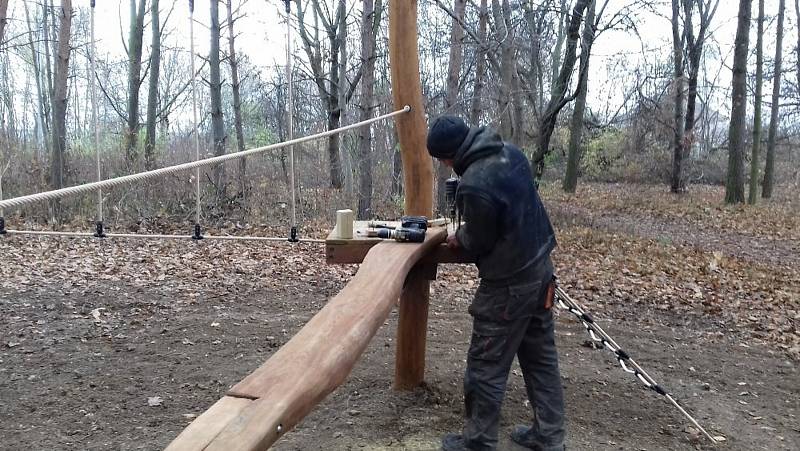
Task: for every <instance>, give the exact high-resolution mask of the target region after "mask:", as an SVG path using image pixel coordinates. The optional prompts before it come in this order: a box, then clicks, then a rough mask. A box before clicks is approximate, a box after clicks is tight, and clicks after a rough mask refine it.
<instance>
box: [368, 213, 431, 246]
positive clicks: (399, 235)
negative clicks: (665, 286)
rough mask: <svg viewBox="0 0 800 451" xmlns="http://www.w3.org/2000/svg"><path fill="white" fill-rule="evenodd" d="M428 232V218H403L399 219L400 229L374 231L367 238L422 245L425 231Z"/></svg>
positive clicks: (386, 228)
mask: <svg viewBox="0 0 800 451" xmlns="http://www.w3.org/2000/svg"><path fill="white" fill-rule="evenodd" d="M426 230H428V218H426V217H424V216H403V217H402V218H401V219H400V227H397V228H394V229H392V228H388V227H382V228H379V229H378V230H376V231H370V232H369V234H368V235H367V236H376V237H378V238H384V239H393V240H395V241H399V242H401V243H422V242H423V241H425V231H426Z"/></svg>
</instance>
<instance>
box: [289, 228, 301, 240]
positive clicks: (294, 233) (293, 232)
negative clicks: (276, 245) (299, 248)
mask: <svg viewBox="0 0 800 451" xmlns="http://www.w3.org/2000/svg"><path fill="white" fill-rule="evenodd" d="M299 241H300V239H299V238H297V226H292V229H291V230H289V242H290V243H297V242H299Z"/></svg>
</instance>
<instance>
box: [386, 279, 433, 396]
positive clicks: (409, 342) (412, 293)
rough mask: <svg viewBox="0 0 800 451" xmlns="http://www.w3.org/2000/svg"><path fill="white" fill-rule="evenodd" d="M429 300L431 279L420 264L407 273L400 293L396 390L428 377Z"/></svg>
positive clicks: (408, 388)
mask: <svg viewBox="0 0 800 451" xmlns="http://www.w3.org/2000/svg"><path fill="white" fill-rule="evenodd" d="M429 301H430V282H428V280H427V279H426V278H425V277H424V276H423V275H422V271H421V270H420V269H419V267H416V268H414V269H413V270H412V271H411V272H410V273H409V274H408V278H407V279H406V284H405V286H404V287H403V293H402V294H401V295H400V312H399V318H398V321H397V355H396V357H395V367H394V388H395V389H396V390H412V389H414V387H419V386H420V385H421V384H422V382H423V381H424V380H425V346H426V340H427V333H428V304H429Z"/></svg>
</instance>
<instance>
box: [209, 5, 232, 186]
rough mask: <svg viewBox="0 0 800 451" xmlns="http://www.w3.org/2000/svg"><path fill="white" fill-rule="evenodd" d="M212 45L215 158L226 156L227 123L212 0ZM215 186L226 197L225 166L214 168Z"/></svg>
mask: <svg viewBox="0 0 800 451" xmlns="http://www.w3.org/2000/svg"><path fill="white" fill-rule="evenodd" d="M210 4H211V24H210V27H209V28H210V31H211V33H210V36H211V43H210V46H209V53H208V67H209V74H208V78H209V80H208V84H209V88H210V92H211V133H212V136H213V140H214V156H219V155H224V154H225V140H226V138H227V136H226V135H225V121H224V119H223V117H222V76H221V74H220V69H219V1H218V0H211V2H210ZM214 185H216V190H217V197H218V199H223V198H224V197H225V165H223V164H218V165H217V166H215V167H214Z"/></svg>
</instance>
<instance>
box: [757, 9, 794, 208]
mask: <svg viewBox="0 0 800 451" xmlns="http://www.w3.org/2000/svg"><path fill="white" fill-rule="evenodd" d="M785 9H786V1H785V0H780V2H779V3H778V28H777V36H776V37H775V66H774V68H773V75H772V106H771V109H770V115H769V132H768V137H767V162H766V165H765V167H764V186H763V187H762V191H761V197H763V198H764V199H769V198H770V197H772V188H773V184H774V179H775V144H776V140H777V135H778V120H779V117H778V107H779V105H780V97H781V60H782V59H783V48H782V47H783V18H784V11H785ZM798 17H800V16H798ZM798 26H800V25H798ZM798 39H800V38H798ZM798 64H800V63H798Z"/></svg>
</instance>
